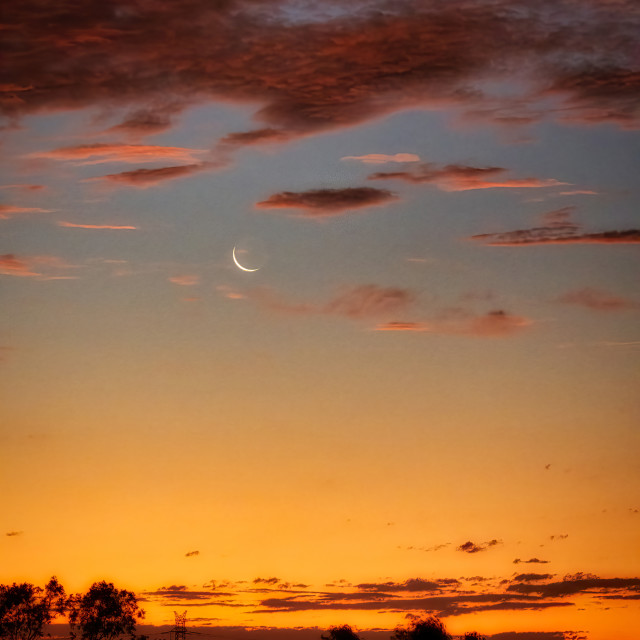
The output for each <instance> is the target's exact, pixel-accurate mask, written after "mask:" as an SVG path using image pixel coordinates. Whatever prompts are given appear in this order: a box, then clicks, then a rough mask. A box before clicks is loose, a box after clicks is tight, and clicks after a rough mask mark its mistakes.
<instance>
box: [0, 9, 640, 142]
mask: <svg viewBox="0 0 640 640" xmlns="http://www.w3.org/2000/svg"><path fill="white" fill-rule="evenodd" d="M284 5H285V3H284V2H279V1H276V0H271V1H265V2H260V3H258V2H252V1H249V0H224V1H220V2H215V3H214V2H210V1H209V0H186V1H185V2H180V3H178V2H175V1H172V0H155V1H154V2H144V3H143V2H135V1H134V0H118V1H116V2H109V3H87V2H85V1H84V0H67V1H66V2H64V3H63V4H60V3H52V2H49V1H48V0H24V1H22V2H19V3H18V2H12V3H8V5H7V6H6V7H5V8H4V12H3V14H4V15H3V46H4V51H3V56H2V58H3V76H4V79H3V83H2V87H1V89H2V92H1V94H0V110H1V112H2V113H4V114H5V115H6V116H8V117H19V116H20V115H22V114H26V113H34V112H37V111H41V110H45V109H46V110H53V109H78V108H84V107H93V106H96V105H99V106H105V105H107V106H108V105H112V106H116V107H125V108H127V109H129V115H128V116H126V117H125V119H124V121H123V122H122V123H121V124H120V125H119V126H120V127H123V129H121V130H124V129H127V128H128V129H129V130H131V131H134V132H137V133H140V132H141V131H144V130H145V129H146V130H148V131H157V130H161V129H162V128H164V127H166V126H167V124H168V119H169V118H170V117H171V115H172V114H164V115H163V114H162V108H163V105H172V106H171V109H173V111H174V112H175V111H177V110H178V109H179V108H181V107H184V106H187V105H190V104H195V103H203V102H206V101H210V100H216V99H224V100H235V101H239V102H245V103H251V104H257V105H259V107H258V108H259V110H258V113H257V117H258V118H259V119H261V120H263V121H265V122H266V123H267V124H268V126H269V127H274V128H278V129H285V130H287V131H290V132H308V131H316V130H320V129H325V128H330V127H336V126H343V125H350V124H354V123H357V122H362V121H364V120H366V119H369V118H371V117H374V116H376V115H381V114H385V113H390V112H393V111H397V110H399V109H402V108H406V107H409V106H419V105H427V106H431V107H433V106H451V105H454V106H455V105H460V106H464V107H468V108H475V109H476V110H477V109H480V108H482V107H485V108H486V107H490V108H491V109H493V110H494V113H495V116H494V117H495V118H496V119H501V121H503V122H515V123H518V122H523V121H525V122H526V121H530V120H532V119H533V118H536V117H540V116H539V114H538V113H537V112H536V110H535V109H532V108H527V104H526V103H527V100H530V96H532V95H533V96H534V98H537V97H545V96H548V95H553V96H554V97H557V99H558V100H559V102H560V105H559V107H558V108H557V114H558V116H559V117H563V118H569V119H571V120H573V121H576V122H588V123H589V122H614V123H618V124H621V125H623V126H626V127H631V126H637V125H638V121H639V119H640V117H639V116H638V113H637V109H636V108H635V105H637V103H638V99H639V97H640V86H639V85H640V83H639V82H638V62H637V29H638V23H639V22H640V17H639V16H638V12H637V10H634V8H633V5H631V4H628V3H624V4H622V3H616V4H613V3H597V2H584V3H581V5H580V11H579V12H577V13H578V15H579V17H577V16H576V8H575V3H574V2H572V1H571V0H557V1H554V2H551V1H550V0H515V1H513V0H501V1H500V0H499V1H489V0H478V2H473V3H469V2H468V1H466V0H450V1H449V2H446V3H443V2H436V1H426V2H421V3H415V2H405V1H402V0H398V2H395V3H388V2H384V1H383V0H378V1H377V2H376V1H374V2H365V1H363V0H354V2H353V3H350V5H349V12H343V13H342V14H340V15H337V16H336V17H326V16H321V15H319V14H318V13H316V14H315V15H314V16H313V17H309V18H308V19H305V10H306V11H310V9H311V8H312V5H311V4H309V5H306V6H303V9H302V10H301V11H298V12H297V14H298V16H297V18H296V20H292V19H289V18H288V17H287V15H286V13H285V12H283V11H282V10H281V9H282V7H283V6H284ZM620 7H624V10H620ZM612 52H615V55H613V53H612ZM514 72H517V73H518V74H519V76H520V77H522V78H523V80H524V79H526V78H527V75H528V76H529V79H530V84H531V85H534V88H533V91H532V89H531V86H529V87H526V88H523V89H522V94H521V95H520V96H518V98H519V99H520V102H522V103H524V104H523V106H521V107H520V109H518V110H515V111H514V110H513V109H512V110H511V111H509V110H507V111H505V110H504V109H502V110H501V109H499V106H495V104H496V102H498V103H500V102H501V101H503V102H504V101H506V99H502V100H501V99H500V98H499V97H498V98H495V99H490V97H487V96H485V95H484V94H483V93H482V91H481V89H480V88H479V87H481V86H482V80H484V79H485V78H486V77H487V76H489V75H490V76H491V78H492V79H498V80H500V79H504V78H506V77H510V76H511V74H513V73H514ZM523 84H524V83H523ZM510 101H511V102H513V98H512V99H511V100H510ZM506 102H509V101H506ZM157 105H161V106H160V107H158V106H157ZM260 107H261V108H260ZM567 108H568V109H569V110H567ZM548 109H551V110H554V109H556V107H549V108H548ZM532 114H533V115H532Z"/></svg>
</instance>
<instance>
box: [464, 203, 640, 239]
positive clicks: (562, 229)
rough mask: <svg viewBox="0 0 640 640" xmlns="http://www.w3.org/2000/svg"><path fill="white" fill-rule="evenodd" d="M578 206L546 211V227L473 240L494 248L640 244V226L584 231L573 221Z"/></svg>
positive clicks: (484, 236)
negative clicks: (622, 229)
mask: <svg viewBox="0 0 640 640" xmlns="http://www.w3.org/2000/svg"><path fill="white" fill-rule="evenodd" d="M574 210H575V207H573V206H569V207H562V208H561V209H554V210H553V211H548V212H546V213H543V214H542V216H541V218H542V222H543V226H540V227H533V228H531V229H518V230H516V231H506V232H500V233H483V234H479V235H475V236H471V238H470V239H471V240H475V241H477V242H481V243H483V244H485V245H488V246H492V247H498V246H502V247H519V246H533V245H541V244H638V243H640V229H628V230H626V231H601V232H596V233H581V228H580V225H578V224H577V223H575V222H573V221H572V220H571V214H572V213H573V212H574Z"/></svg>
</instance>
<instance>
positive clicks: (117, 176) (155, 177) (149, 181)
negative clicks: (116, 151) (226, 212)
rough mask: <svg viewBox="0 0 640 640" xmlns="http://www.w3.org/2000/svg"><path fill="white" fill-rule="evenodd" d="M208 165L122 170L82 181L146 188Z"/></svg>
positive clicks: (190, 173)
mask: <svg viewBox="0 0 640 640" xmlns="http://www.w3.org/2000/svg"><path fill="white" fill-rule="evenodd" d="M209 166H210V165H209V164H207V163H200V164H186V165H178V166H175V167H160V168H159V169H146V168H144V169H134V170H133V171H123V172H122V173H110V174H107V175H106V176H99V177H96V178H86V179H85V180H84V182H99V181H104V182H114V183H116V184H121V185H126V186H130V187H138V188H140V189H146V188H147V187H153V186H155V185H157V184H160V183H161V182H164V181H166V180H175V179H176V178H184V177H186V176H189V175H193V174H194V173H198V172H200V171H203V170H205V169H206V168H207V167H209Z"/></svg>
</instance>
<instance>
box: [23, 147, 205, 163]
mask: <svg viewBox="0 0 640 640" xmlns="http://www.w3.org/2000/svg"><path fill="white" fill-rule="evenodd" d="M204 153H207V150H206V149H187V148H184V147H161V146H155V145H143V144H126V143H94V144H82V145H75V146H70V147H59V148H57V149H51V150H50V151H38V152H35V153H31V154H29V156H28V157H30V158H49V159H52V160H64V161H75V162H76V163H77V164H83V165H86V164H103V163H106V162H124V163H136V164H137V163H140V162H166V161H167V160H173V161H175V162H184V163H187V164H192V163H195V162H198V160H197V156H200V155H202V154H204ZM80 161H82V162H80Z"/></svg>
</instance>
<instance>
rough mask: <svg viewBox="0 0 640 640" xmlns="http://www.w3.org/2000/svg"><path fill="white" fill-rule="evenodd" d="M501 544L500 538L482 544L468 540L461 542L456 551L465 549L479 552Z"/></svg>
mask: <svg viewBox="0 0 640 640" xmlns="http://www.w3.org/2000/svg"><path fill="white" fill-rule="evenodd" d="M498 544H501V541H500V540H495V539H494V540H489V542H483V543H481V544H476V543H475V542H471V540H468V541H467V542H465V543H464V544H461V545H460V546H459V547H456V551H464V553H479V552H480V551H486V550H487V549H490V548H491V547H495V546H496V545H498Z"/></svg>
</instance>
